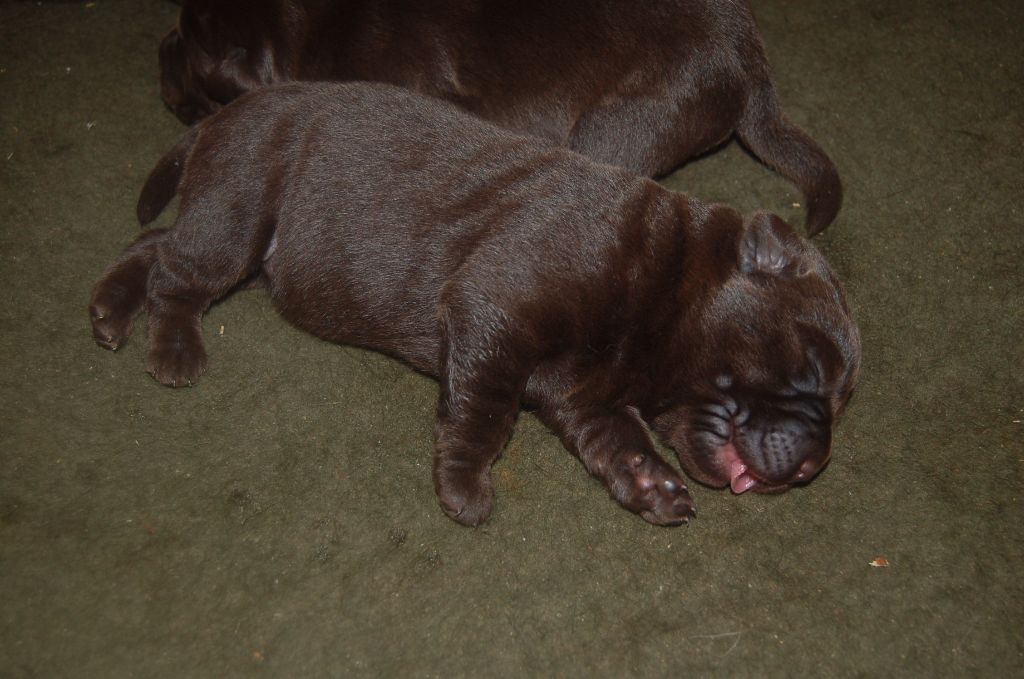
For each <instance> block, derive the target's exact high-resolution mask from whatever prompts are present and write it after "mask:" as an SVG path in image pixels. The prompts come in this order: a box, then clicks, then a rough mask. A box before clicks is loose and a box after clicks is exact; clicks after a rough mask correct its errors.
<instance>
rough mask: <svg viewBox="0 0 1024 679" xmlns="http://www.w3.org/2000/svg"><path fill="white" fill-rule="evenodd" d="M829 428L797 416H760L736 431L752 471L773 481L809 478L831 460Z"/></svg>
mask: <svg viewBox="0 0 1024 679" xmlns="http://www.w3.org/2000/svg"><path fill="white" fill-rule="evenodd" d="M829 439H830V432H829V430H828V429H827V428H823V427H820V426H817V425H816V424H813V423H809V422H807V421H805V420H803V419H801V418H796V417H786V416H782V417H774V418H758V421H754V420H752V421H750V422H748V423H747V426H746V427H743V428H741V430H740V431H738V432H737V436H736V443H737V445H738V446H739V447H740V448H741V449H742V451H743V457H744V459H745V460H746V461H747V464H748V466H749V468H750V471H752V472H753V473H754V475H755V476H757V477H758V478H760V479H762V480H763V481H766V482H768V483H773V484H789V483H801V482H806V481H810V480H811V479H812V478H814V475H815V474H817V473H818V471H820V470H821V468H822V467H823V466H824V465H825V462H826V461H827V460H828V455H829Z"/></svg>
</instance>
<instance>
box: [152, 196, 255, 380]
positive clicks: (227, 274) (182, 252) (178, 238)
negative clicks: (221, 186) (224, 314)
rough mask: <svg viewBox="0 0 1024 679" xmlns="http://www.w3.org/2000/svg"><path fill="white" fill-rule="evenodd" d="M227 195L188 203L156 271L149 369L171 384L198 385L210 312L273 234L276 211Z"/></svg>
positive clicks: (250, 267) (252, 270) (244, 276)
mask: <svg viewBox="0 0 1024 679" xmlns="http://www.w3.org/2000/svg"><path fill="white" fill-rule="evenodd" d="M211 194H216V191H211ZM205 198H213V199H210V200H207V199H205ZM218 198H219V199H218ZM223 198H224V197H223V196H219V197H218V196H216V195H213V196H206V197H203V196H200V197H198V198H197V199H194V200H192V201H190V204H188V205H183V206H182V209H181V213H180V214H179V216H178V221H177V223H176V224H175V227H174V230H173V231H171V232H170V233H169V234H167V237H166V238H165V239H164V240H163V241H162V242H161V243H160V245H159V247H158V258H157V261H156V262H155V263H154V264H153V266H152V268H151V269H150V272H149V280H148V285H147V297H146V308H147V311H148V313H149V338H148V339H149V347H148V350H147V355H146V371H147V372H148V373H149V374H150V375H152V376H153V377H154V379H156V380H157V381H158V382H160V383H161V384H165V385H167V386H172V387H182V386H189V385H192V384H194V383H195V382H196V381H197V380H198V379H199V376H200V375H202V374H203V373H204V372H206V368H207V356H206V349H205V347H204V345H203V336H202V317H203V314H204V313H205V312H206V310H207V309H208V308H209V306H210V304H211V303H212V302H214V301H215V300H217V299H219V298H220V297H223V296H224V295H226V294H227V293H228V292H230V291H231V290H232V289H233V288H235V287H236V286H237V285H238V284H239V283H240V282H242V281H243V280H245V279H247V278H248V277H249V276H251V275H252V274H253V273H255V272H256V270H257V269H258V267H259V265H260V263H261V261H262V257H263V252H264V250H266V247H267V245H268V244H269V242H270V239H271V237H272V234H273V229H274V221H273V220H272V219H269V218H265V217H262V216H260V215H259V214H257V213H255V211H254V210H252V211H245V210H241V209H239V208H238V205H239V202H238V201H233V200H224V199H223Z"/></svg>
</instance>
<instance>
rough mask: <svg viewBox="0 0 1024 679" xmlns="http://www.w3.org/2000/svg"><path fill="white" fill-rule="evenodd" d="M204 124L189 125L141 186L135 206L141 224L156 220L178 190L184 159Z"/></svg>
mask: <svg viewBox="0 0 1024 679" xmlns="http://www.w3.org/2000/svg"><path fill="white" fill-rule="evenodd" d="M201 127H202V126H201V125H196V126H194V127H191V128H189V130H188V132H186V133H185V135H184V136H183V137H182V138H181V139H179V140H178V143H177V144H175V145H174V146H173V147H172V148H171V150H170V151H168V152H167V153H165V154H164V157H163V158H161V159H160V160H158V161H157V163H156V167H154V168H153V171H152V172H150V173H149V176H148V177H147V178H146V183H145V184H143V186H142V193H140V194H139V202H138V204H137V205H136V206H135V214H136V215H137V216H138V218H139V224H140V225H142V226H145V225H146V224H149V223H150V222H151V221H153V220H154V219H156V218H157V217H158V216H159V215H160V213H161V212H163V209H164V208H165V207H167V204H168V203H170V202H171V199H172V198H174V194H175V193H177V192H178V183H179V182H180V181H181V174H182V172H183V171H184V169H185V159H186V158H188V154H189V152H190V151H191V150H192V146H194V145H195V143H196V138H198V136H199V130H200V128H201Z"/></svg>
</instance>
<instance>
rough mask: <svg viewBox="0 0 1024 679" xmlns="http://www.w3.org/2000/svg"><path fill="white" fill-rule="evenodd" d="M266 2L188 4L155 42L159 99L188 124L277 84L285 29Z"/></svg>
mask: <svg viewBox="0 0 1024 679" xmlns="http://www.w3.org/2000/svg"><path fill="white" fill-rule="evenodd" d="M278 4H279V3H276V2H271V1H268V0H256V1H252V0H246V1H245V2H239V1H237V0H219V1H212V0H190V1H186V2H184V3H183V4H182V8H181V13H180V14H179V16H178V24H177V26H175V27H174V28H172V29H171V30H170V31H169V32H168V33H167V35H165V36H164V37H163V40H161V42H160V94H161V96H162V97H163V100H164V103H165V104H167V107H168V108H170V109H171V111H173V112H174V115H176V116H177V117H178V118H179V119H180V120H181V121H182V122H184V123H187V124H190V125H191V124H192V123H194V122H196V121H198V120H200V119H202V118H205V117H206V116H208V115H210V114H212V113H214V112H216V111H217V109H219V108H220V107H221V106H223V105H224V104H227V103H228V102H230V101H231V100H233V99H235V98H236V97H238V96H239V95H241V94H243V93H245V92H247V91H249V90H252V89H255V88H257V87H260V86H262V85H266V84H268V83H270V82H273V81H274V80H276V79H279V77H280V73H279V68H280V65H279V63H278V61H279V60H278V59H277V58H276V56H275V55H276V50H275V49H274V48H275V45H276V44H277V43H278V42H279V41H281V40H283V39H284V38H283V36H284V33H283V32H284V30H285V24H286V22H284V21H283V19H282V18H281V17H279V16H278V9H279V8H278V7H277V5H278Z"/></svg>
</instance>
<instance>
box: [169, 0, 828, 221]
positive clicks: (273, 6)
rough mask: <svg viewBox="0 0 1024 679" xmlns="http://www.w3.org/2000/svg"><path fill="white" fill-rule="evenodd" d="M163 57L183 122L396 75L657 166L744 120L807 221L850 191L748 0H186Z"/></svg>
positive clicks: (506, 119) (670, 164)
mask: <svg viewBox="0 0 1024 679" xmlns="http://www.w3.org/2000/svg"><path fill="white" fill-rule="evenodd" d="M160 69H161V78H160V80H161V87H162V91H163V98H164V101H165V102H167V105H168V106H169V107H170V108H171V109H172V110H173V111H174V112H175V113H176V114H177V115H178V117H179V118H181V119H182V120H183V121H185V122H187V123H192V122H194V121H196V120H198V119H200V118H202V117H204V116H206V115H209V114H210V113H212V112H213V111H216V110H217V109H218V108H219V107H220V106H221V105H223V104H225V103H227V102H229V101H231V100H232V99H234V98H235V97H237V96H238V95H240V94H241V93H243V92H246V91H248V90H251V89H254V88H256V87H260V86H263V85H267V84H270V83H277V82H282V81H288V80H342V81H351V80H370V81H379V82H389V83H394V84H396V85H402V86H403V87H408V88H411V89H415V90H417V91H419V92H422V93H424V94H428V95H431V96H436V97H441V98H443V99H447V100H449V101H453V102H455V103H457V104H459V105H460V106H462V107H463V108H465V109H467V110H469V111H471V112H473V113H476V114H477V115H479V116H482V117H483V118H486V119H488V120H492V121H494V122H496V123H498V124H500V125H503V126H505V127H509V128H512V129H515V130H519V131H521V132H528V133H530V134H534V135H537V136H540V137H542V138H544V139H547V140H549V141H551V142H553V143H555V144H559V145H562V146H566V147H568V148H571V149H573V150H575V151H578V152H580V153H583V154H584V155H588V156H590V157H591V158H594V159H596V160H599V161H601V162H605V163H609V164H612V165H618V166H620V167H624V168H626V169H629V170H632V171H633V172H635V173H637V174H641V175H644V176H648V177H655V176H660V175H664V174H666V173H668V172H670V171H671V170H673V169H675V168H676V167H678V166H679V165H681V164H682V163H684V162H685V161H686V160H688V159H690V158H693V157H695V156H697V155H700V154H701V153H704V152H706V151H708V150H710V149H712V148H714V147H715V146H718V145H719V144H721V143H722V142H724V141H726V140H727V139H729V138H730V137H731V136H732V135H733V134H736V135H737V136H738V137H739V139H740V140H741V141H742V142H743V143H744V144H745V145H746V147H747V148H748V149H750V150H751V151H752V152H753V153H754V155H756V156H757V157H758V158H760V159H761V160H762V161H763V162H765V163H766V164H768V165H770V166H771V167H773V168H775V169H776V170H778V171H779V172H780V173H781V174H783V175H784V176H785V177H787V178H788V179H789V180H790V181H792V182H794V183H795V184H796V185H797V186H798V187H799V188H800V190H801V191H802V192H803V193H804V196H805V198H806V202H807V209H808V212H807V229H808V231H809V232H810V233H811V234H812V235H813V234H815V233H817V232H819V231H821V230H822V229H824V228H825V227H826V226H828V225H829V224H830V223H831V222H832V221H833V219H835V216H836V213H837V212H838V211H839V206H840V204H841V202H842V188H841V185H840V182H839V176H838V174H837V172H836V168H835V166H834V165H833V164H832V161H831V160H829V158H828V156H827V155H825V153H824V151H822V149H821V148H820V147H819V146H818V145H817V144H816V143H815V142H814V141H813V140H812V139H811V138H810V137H808V136H807V135H806V134H805V133H804V132H803V131H802V130H800V129H799V128H798V127H797V126H796V125H794V124H793V123H791V122H789V121H788V120H787V119H786V118H785V116H784V115H783V114H782V110H781V107H780V105H779V102H778V98H777V96H776V92H775V86H774V84H773V83H772V80H771V75H770V72H769V68H768V64H767V62H766V60H765V55H764V48H763V46H762V44H761V39H760V37H759V34H758V32H757V27H756V26H755V24H754V19H753V16H752V15H751V13H750V9H749V7H748V6H747V4H746V3H745V2H737V1H734V0H645V1H644V2H631V1H629V0H589V1H588V2H578V1H577V0H517V1H516V2H495V1H493V0H455V1H452V2H440V3H430V2H427V3H424V2H416V1H415V0H393V1H390V2H380V1H374V0H339V1H329V0H185V2H184V3H183V4H182V10H181V15H180V18H179V20H178V25H177V27H175V28H174V29H173V30H172V31H171V32H170V33H168V34H167V36H166V37H165V38H164V39H163V42H162V44H161V47H160Z"/></svg>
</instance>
